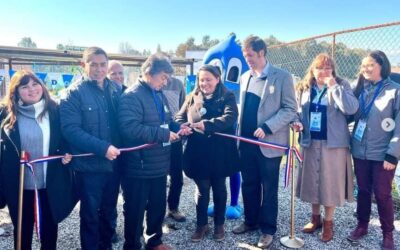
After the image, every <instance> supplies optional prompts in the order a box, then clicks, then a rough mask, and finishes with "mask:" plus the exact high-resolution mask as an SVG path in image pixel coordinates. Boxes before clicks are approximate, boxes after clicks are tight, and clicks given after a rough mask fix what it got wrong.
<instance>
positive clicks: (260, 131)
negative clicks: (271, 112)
mask: <svg viewBox="0 0 400 250" xmlns="http://www.w3.org/2000/svg"><path fill="white" fill-rule="evenodd" d="M253 135H254V136H255V137H257V138H260V139H262V138H264V137H265V133H264V130H263V129H262V128H258V129H256V131H254V134H253Z"/></svg>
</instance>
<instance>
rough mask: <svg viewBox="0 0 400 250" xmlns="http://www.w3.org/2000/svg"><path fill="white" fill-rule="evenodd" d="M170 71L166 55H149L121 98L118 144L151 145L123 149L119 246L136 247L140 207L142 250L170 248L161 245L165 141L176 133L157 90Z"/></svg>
mask: <svg viewBox="0 0 400 250" xmlns="http://www.w3.org/2000/svg"><path fill="white" fill-rule="evenodd" d="M172 73H173V68H172V66H171V64H170V62H169V60H168V59H167V58H165V57H163V56H161V55H157V54H156V55H152V56H150V57H149V58H148V59H147V60H146V61H145V62H144V64H143V65H142V77H141V78H140V79H139V80H138V82H137V83H136V84H135V85H134V86H133V87H132V88H130V89H128V90H127V91H125V93H124V94H123V95H122V97H121V101H120V106H119V114H118V118H119V128H120V133H121V136H122V143H123V145H124V146H125V147H133V146H138V145H142V144H145V143H154V144H155V145H153V146H152V147H149V148H145V149H142V150H138V151H132V152H128V153H126V154H124V161H123V164H122V173H123V174H122V182H121V184H122V189H123V192H124V199H125V203H124V215H125V243H124V249H140V248H141V242H140V238H141V236H142V234H143V226H142V225H143V218H144V212H145V210H147V213H146V232H145V234H146V237H145V239H146V249H156V250H161V249H170V247H169V246H167V245H164V244H162V240H161V237H162V223H163V219H164V216H165V210H166V181H167V177H166V176H167V173H168V168H169V165H170V156H171V151H170V150H171V149H170V148H171V146H170V144H171V141H174V140H177V139H178V138H179V136H178V135H177V134H176V133H174V132H172V131H171V130H170V128H171V125H172V124H171V112H170V108H169V105H168V101H167V99H166V98H165V96H164V94H163V93H162V91H160V90H161V88H162V87H163V86H164V85H166V84H167V81H168V78H169V77H170V75H171V74H172ZM171 129H172V128H171Z"/></svg>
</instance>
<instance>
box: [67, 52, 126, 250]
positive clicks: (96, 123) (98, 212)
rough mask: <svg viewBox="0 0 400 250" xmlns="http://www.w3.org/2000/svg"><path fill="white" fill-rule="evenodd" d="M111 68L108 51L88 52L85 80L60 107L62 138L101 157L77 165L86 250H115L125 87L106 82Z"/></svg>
mask: <svg viewBox="0 0 400 250" xmlns="http://www.w3.org/2000/svg"><path fill="white" fill-rule="evenodd" d="M107 64H108V57H107V54H106V52H105V51H104V50H102V49H101V48H97V47H90V48H87V49H86V50H85V51H84V52H83V60H82V66H83V68H84V72H85V76H84V77H83V79H82V80H80V81H79V82H77V83H74V84H73V85H71V86H70V87H69V89H68V92H67V95H66V97H65V98H64V99H63V100H62V101H61V104H60V113H61V127H62V132H63V134H64V136H65V138H66V139H67V141H68V142H69V143H70V146H71V151H72V153H73V154H80V153H94V154H95V156H91V157H81V158H75V159H73V161H72V166H73V169H74V170H75V172H76V179H77V190H78V195H79V198H80V201H81V206H80V209H81V210H80V217H81V226H80V236H81V246H82V249H96V250H98V249H109V248H111V237H112V222H111V221H112V220H111V219H112V214H113V211H114V209H113V206H115V205H114V204H115V203H116V199H117V196H116V195H115V194H118V191H117V192H116V191H115V190H113V188H112V186H113V185H110V183H112V182H113V181H114V180H113V177H114V175H113V174H112V172H113V169H114V166H113V163H114V160H115V159H116V158H117V157H118V155H119V154H120V151H119V149H118V148H117V146H118V144H119V140H120V139H119V135H118V133H117V132H116V131H118V126H117V104H118V103H117V102H118V99H119V97H120V95H121V87H120V86H119V85H118V84H117V83H114V82H112V81H110V80H109V79H107V78H106V75H107ZM114 188H115V185H114Z"/></svg>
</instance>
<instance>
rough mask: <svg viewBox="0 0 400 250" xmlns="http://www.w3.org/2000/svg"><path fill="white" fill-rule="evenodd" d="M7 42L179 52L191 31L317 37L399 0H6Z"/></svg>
mask: <svg viewBox="0 0 400 250" xmlns="http://www.w3.org/2000/svg"><path fill="white" fill-rule="evenodd" d="M0 6H2V7H1V9H2V11H1V20H0V45H2V46H16V45H17V43H18V42H19V41H20V40H21V38H22V37H31V38H32V40H33V41H34V42H35V43H36V44H37V46H38V48H45V49H55V48H56V45H57V44H58V43H62V44H72V45H75V46H99V47H102V48H103V49H105V50H106V51H107V52H109V53H118V47H119V44H120V43H121V42H129V43H130V44H131V45H132V47H133V48H134V49H136V50H139V51H142V50H143V49H148V50H151V51H153V52H154V51H156V48H157V45H158V44H160V46H161V49H162V50H164V51H168V50H173V51H175V49H176V47H177V46H178V45H179V44H180V43H183V42H185V41H186V40H187V39H188V38H189V37H190V36H192V37H194V38H195V43H196V44H197V43H201V39H202V37H203V36H204V35H210V37H211V39H216V38H217V39H220V40H221V39H224V38H226V37H227V36H228V35H229V34H230V33H231V32H234V33H236V35H237V38H238V39H241V40H243V39H244V38H246V37H247V36H248V35H250V34H254V35H258V36H260V37H262V38H265V37H268V36H270V35H273V36H275V37H276V38H278V39H279V40H281V41H284V42H290V41H294V40H299V39H303V38H307V37H311V36H315V35H321V34H326V33H331V32H335V31H341V30H346V29H352V28H359V27H365V26H370V25H376V24H383V23H389V22H395V21H400V0H381V1H367V0H336V1H329V0H328V1H324V0H243V1H239V0H228V1H222V0H200V1H192V0H158V1H156V0H141V1H139V0H108V1H104V0H97V1H95V0H86V1H85V0H81V1H71V0H69V1H64V0H63V1H61V0H35V1H32V0H15V1H14V0H12V1H10V0H0Z"/></svg>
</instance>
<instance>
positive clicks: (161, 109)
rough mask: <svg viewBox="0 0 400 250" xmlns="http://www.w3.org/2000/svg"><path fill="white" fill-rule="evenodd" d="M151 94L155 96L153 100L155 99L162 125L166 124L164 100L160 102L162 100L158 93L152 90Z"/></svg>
mask: <svg viewBox="0 0 400 250" xmlns="http://www.w3.org/2000/svg"><path fill="white" fill-rule="evenodd" d="M151 93H152V94H153V99H154V103H155V104H156V108H157V113H158V116H159V117H160V120H161V123H162V124H164V123H165V111H164V104H163V100H162V99H161V100H160V98H159V97H158V96H157V94H156V91H155V90H154V89H152V90H151ZM161 98H162V97H161Z"/></svg>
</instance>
